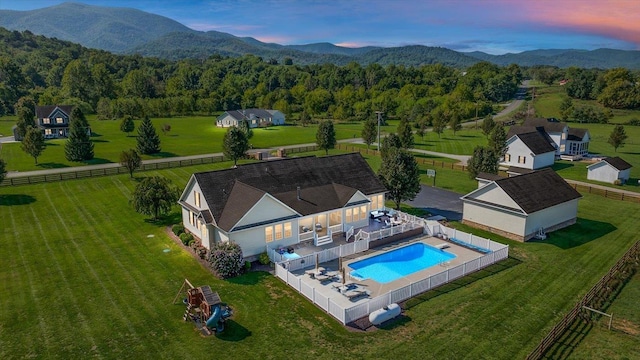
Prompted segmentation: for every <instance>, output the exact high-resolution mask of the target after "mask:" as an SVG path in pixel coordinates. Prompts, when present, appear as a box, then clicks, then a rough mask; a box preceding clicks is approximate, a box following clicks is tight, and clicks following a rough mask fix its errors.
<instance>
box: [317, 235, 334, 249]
mask: <svg viewBox="0 0 640 360" xmlns="http://www.w3.org/2000/svg"><path fill="white" fill-rule="evenodd" d="M332 242H333V236H332V234H331V232H329V233H328V234H327V235H325V236H318V235H314V237H313V244H314V245H315V246H322V245H326V244H331V243H332Z"/></svg>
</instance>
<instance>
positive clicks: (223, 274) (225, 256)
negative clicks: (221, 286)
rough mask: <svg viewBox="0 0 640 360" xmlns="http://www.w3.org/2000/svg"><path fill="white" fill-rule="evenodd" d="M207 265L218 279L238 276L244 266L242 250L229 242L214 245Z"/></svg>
mask: <svg viewBox="0 0 640 360" xmlns="http://www.w3.org/2000/svg"><path fill="white" fill-rule="evenodd" d="M209 263H210V264H211V269H213V272H214V274H216V276H218V277H219V278H222V279H226V278H230V277H234V276H238V275H240V273H241V272H242V268H243V266H244V259H243V256H242V249H241V248H240V245H238V244H235V243H231V242H226V243H219V244H216V245H215V246H213V247H212V248H211V253H210V255H209Z"/></svg>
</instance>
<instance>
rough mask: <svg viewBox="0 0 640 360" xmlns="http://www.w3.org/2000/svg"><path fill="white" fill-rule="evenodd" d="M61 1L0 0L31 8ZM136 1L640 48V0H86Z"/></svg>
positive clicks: (379, 27) (97, 1) (379, 36)
mask: <svg viewBox="0 0 640 360" xmlns="http://www.w3.org/2000/svg"><path fill="white" fill-rule="evenodd" d="M62 2H64V1H62V0H0V9H7V10H30V9H37V8H42V7H47V6H53V5H56V4H59V3H62ZM77 2H82V3H85V4H91V5H99V6H114V7H132V8H136V9H140V10H143V11H147V12H150V13H154V14H158V15H162V16H166V17H168V18H171V19H174V20H176V21H178V22H180V23H182V24H184V25H186V26H188V27H190V28H193V29H196V30H202V31H208V30H216V31H222V32H226V33H230V34H233V35H236V36H251V37H254V38H256V39H258V40H260V41H264V42H275V43H279V44H284V45H288V44H309V43H317V42H330V43H333V44H336V45H341V46H350V47H360V46H368V45H373V46H383V47H389V46H402V45H415V44H420V45H427V46H442V47H446V48H450V49H453V50H457V51H475V50H479V51H484V52H487V53H491V54H503V53H506V52H522V51H525V50H533V49H567V48H572V49H586V50H592V49H597V48H614V49H623V50H640V2H638V0H526V1H525V0H192V1H191V0H176V1H169V0H84V1H77Z"/></svg>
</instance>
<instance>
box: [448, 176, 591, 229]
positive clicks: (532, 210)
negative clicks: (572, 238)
mask: <svg viewBox="0 0 640 360" xmlns="http://www.w3.org/2000/svg"><path fill="white" fill-rule="evenodd" d="M581 197H582V196H581V195H580V193H578V192H577V191H576V190H575V189H573V188H572V187H571V186H570V185H569V184H567V182H566V181H564V179H563V178H561V177H560V176H559V175H558V174H556V172H555V171H553V170H551V169H543V170H538V171H534V172H532V173H529V174H522V175H519V176H514V177H509V178H502V179H497V180H493V181H491V182H489V183H488V184H486V185H484V186H482V187H480V188H478V189H476V190H474V191H472V192H470V193H468V194H467V195H464V196H463V197H461V200H462V202H463V211H462V222H463V223H464V224H468V225H470V226H473V227H477V228H480V229H484V230H488V231H490V232H493V233H495V234H499V235H502V236H504V237H507V238H509V239H513V240H518V241H527V240H529V239H531V238H533V237H535V236H536V235H537V234H540V233H544V232H549V231H554V230H557V229H561V228H564V227H566V226H569V225H572V224H574V223H575V222H576V218H577V213H578V200H579V199H580V198H581Z"/></svg>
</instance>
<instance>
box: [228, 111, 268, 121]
mask: <svg viewBox="0 0 640 360" xmlns="http://www.w3.org/2000/svg"><path fill="white" fill-rule="evenodd" d="M271 111H273V110H271ZM271 111H270V110H265V109H243V110H230V111H227V114H228V115H229V116H231V117H232V118H234V119H236V120H238V121H240V120H243V119H250V118H251V115H254V116H255V117H256V118H258V119H270V118H272V117H273V113H271Z"/></svg>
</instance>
